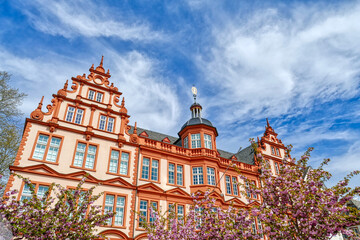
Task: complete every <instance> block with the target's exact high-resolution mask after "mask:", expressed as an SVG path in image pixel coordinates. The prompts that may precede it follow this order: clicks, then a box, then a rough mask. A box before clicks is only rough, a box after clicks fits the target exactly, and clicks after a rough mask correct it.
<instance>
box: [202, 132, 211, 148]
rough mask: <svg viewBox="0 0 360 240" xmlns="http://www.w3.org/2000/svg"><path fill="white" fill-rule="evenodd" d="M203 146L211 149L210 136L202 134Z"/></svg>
mask: <svg viewBox="0 0 360 240" xmlns="http://www.w3.org/2000/svg"><path fill="white" fill-rule="evenodd" d="M204 144H205V148H208V149H212V141H211V135H209V134H204Z"/></svg>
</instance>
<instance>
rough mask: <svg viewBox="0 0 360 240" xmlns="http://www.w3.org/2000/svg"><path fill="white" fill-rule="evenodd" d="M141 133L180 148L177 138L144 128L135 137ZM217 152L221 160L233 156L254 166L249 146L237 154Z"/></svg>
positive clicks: (252, 152)
mask: <svg viewBox="0 0 360 240" xmlns="http://www.w3.org/2000/svg"><path fill="white" fill-rule="evenodd" d="M143 132H146V134H147V135H148V138H149V139H152V140H155V141H159V142H162V141H163V139H164V138H168V139H169V140H170V143H169V144H172V145H176V146H180V147H181V139H180V138H178V137H173V136H170V135H166V134H163V133H158V132H155V131H151V130H148V129H144V128H139V127H138V128H137V135H138V136H139V135H140V134H141V133H143ZM129 133H130V134H133V133H134V127H133V126H130V130H129ZM217 151H218V152H219V153H220V157H222V158H226V159H231V157H232V156H235V157H236V158H237V160H238V161H239V162H243V163H246V164H250V165H255V162H254V149H253V148H252V147H251V146H248V147H246V148H244V149H242V150H241V151H240V152H238V153H231V152H227V151H224V150H221V149H217Z"/></svg>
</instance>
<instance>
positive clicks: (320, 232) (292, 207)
mask: <svg viewBox="0 0 360 240" xmlns="http://www.w3.org/2000/svg"><path fill="white" fill-rule="evenodd" d="M252 145H253V147H254V150H255V152H256V158H257V161H258V162H259V164H260V166H261V174H260V180H261V187H259V188H257V187H256V186H254V185H253V184H252V183H251V181H249V180H247V179H246V177H244V176H241V178H242V179H243V180H244V183H243V184H239V185H240V187H241V188H242V189H243V191H242V193H243V194H244V195H245V196H246V197H247V194H246V191H249V193H250V194H251V195H254V194H258V195H260V196H261V199H262V201H261V203H260V205H255V204H254V205H253V207H252V209H249V210H246V209H235V208H233V207H230V208H229V209H226V210H224V209H220V208H216V207H215V205H214V202H215V200H214V199H212V200H211V199H210V198H209V197H208V194H205V196H204V197H203V198H202V199H201V198H200V199H199V196H197V197H195V198H194V204H193V206H191V208H190V213H189V214H188V215H187V216H186V218H185V221H178V220H177V218H176V214H175V213H174V212H175V211H174V210H170V214H167V215H166V214H165V215H164V214H163V215H161V214H160V213H159V212H157V211H153V213H152V214H153V215H154V216H153V217H154V219H155V221H154V222H153V223H151V224H146V230H147V232H148V237H149V239H150V240H155V239H201V240H202V239H246V240H250V239H261V236H262V234H264V235H267V236H269V237H270V239H281V240H283V239H294V240H315V239H330V238H331V237H332V236H334V235H336V234H337V233H340V232H341V233H343V234H347V235H348V236H351V237H353V238H352V239H360V238H357V237H356V236H354V233H353V232H352V231H350V230H348V227H349V226H353V225H357V224H359V223H360V219H359V216H360V215H359V212H358V211H357V209H355V208H351V207H349V206H348V205H347V203H348V202H349V200H351V199H352V198H353V197H354V195H356V194H359V193H360V187H355V188H354V189H352V188H350V187H349V186H348V184H349V181H350V179H351V177H353V176H354V175H357V174H359V173H360V171H354V172H352V173H350V174H349V175H348V176H346V177H345V178H344V180H343V181H340V182H339V183H338V184H337V185H335V186H334V187H331V188H327V187H326V186H325V182H326V181H327V180H329V179H330V178H331V174H330V173H328V172H326V171H325V170H324V169H323V167H324V165H326V164H327V163H328V162H329V159H326V160H324V162H323V163H322V164H321V165H320V167H319V168H317V169H309V167H308V160H309V157H310V152H311V150H312V149H309V150H308V151H307V152H306V153H305V154H304V155H303V156H302V157H301V158H300V159H299V160H298V161H296V160H295V159H290V158H289V153H290V150H291V147H290V146H289V147H288V153H287V155H286V157H285V158H284V159H283V164H282V165H281V168H280V174H278V175H273V173H272V172H271V169H270V166H269V164H268V163H267V161H266V160H265V159H264V158H263V156H262V155H261V153H260V151H259V149H258V148H257V145H256V143H255V142H254V141H252ZM305 173H306V174H305ZM305 175H306V178H304V176H305ZM249 186H250V187H249ZM249 201H253V200H251V199H249ZM195 209H200V211H196V210H195ZM255 219H256V221H254V220H255ZM256 225H257V226H258V227H257V229H256Z"/></svg>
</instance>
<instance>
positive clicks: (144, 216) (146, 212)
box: [139, 200, 158, 228]
mask: <svg viewBox="0 0 360 240" xmlns="http://www.w3.org/2000/svg"><path fill="white" fill-rule="evenodd" d="M148 204H149V201H147V200H140V206H139V210H140V211H139V212H140V217H139V227H141V228H142V227H144V225H145V224H144V223H145V222H148V221H149V222H154V221H155V218H154V215H153V214H151V212H150V206H151V207H152V208H153V210H155V211H157V209H158V202H156V201H150V206H149V205H148Z"/></svg>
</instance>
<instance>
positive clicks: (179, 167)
mask: <svg viewBox="0 0 360 240" xmlns="http://www.w3.org/2000/svg"><path fill="white" fill-rule="evenodd" d="M183 176H184V175H183V166H182V165H177V167H176V184H177V185H181V186H182V185H184V180H183V179H184V177H183Z"/></svg>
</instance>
